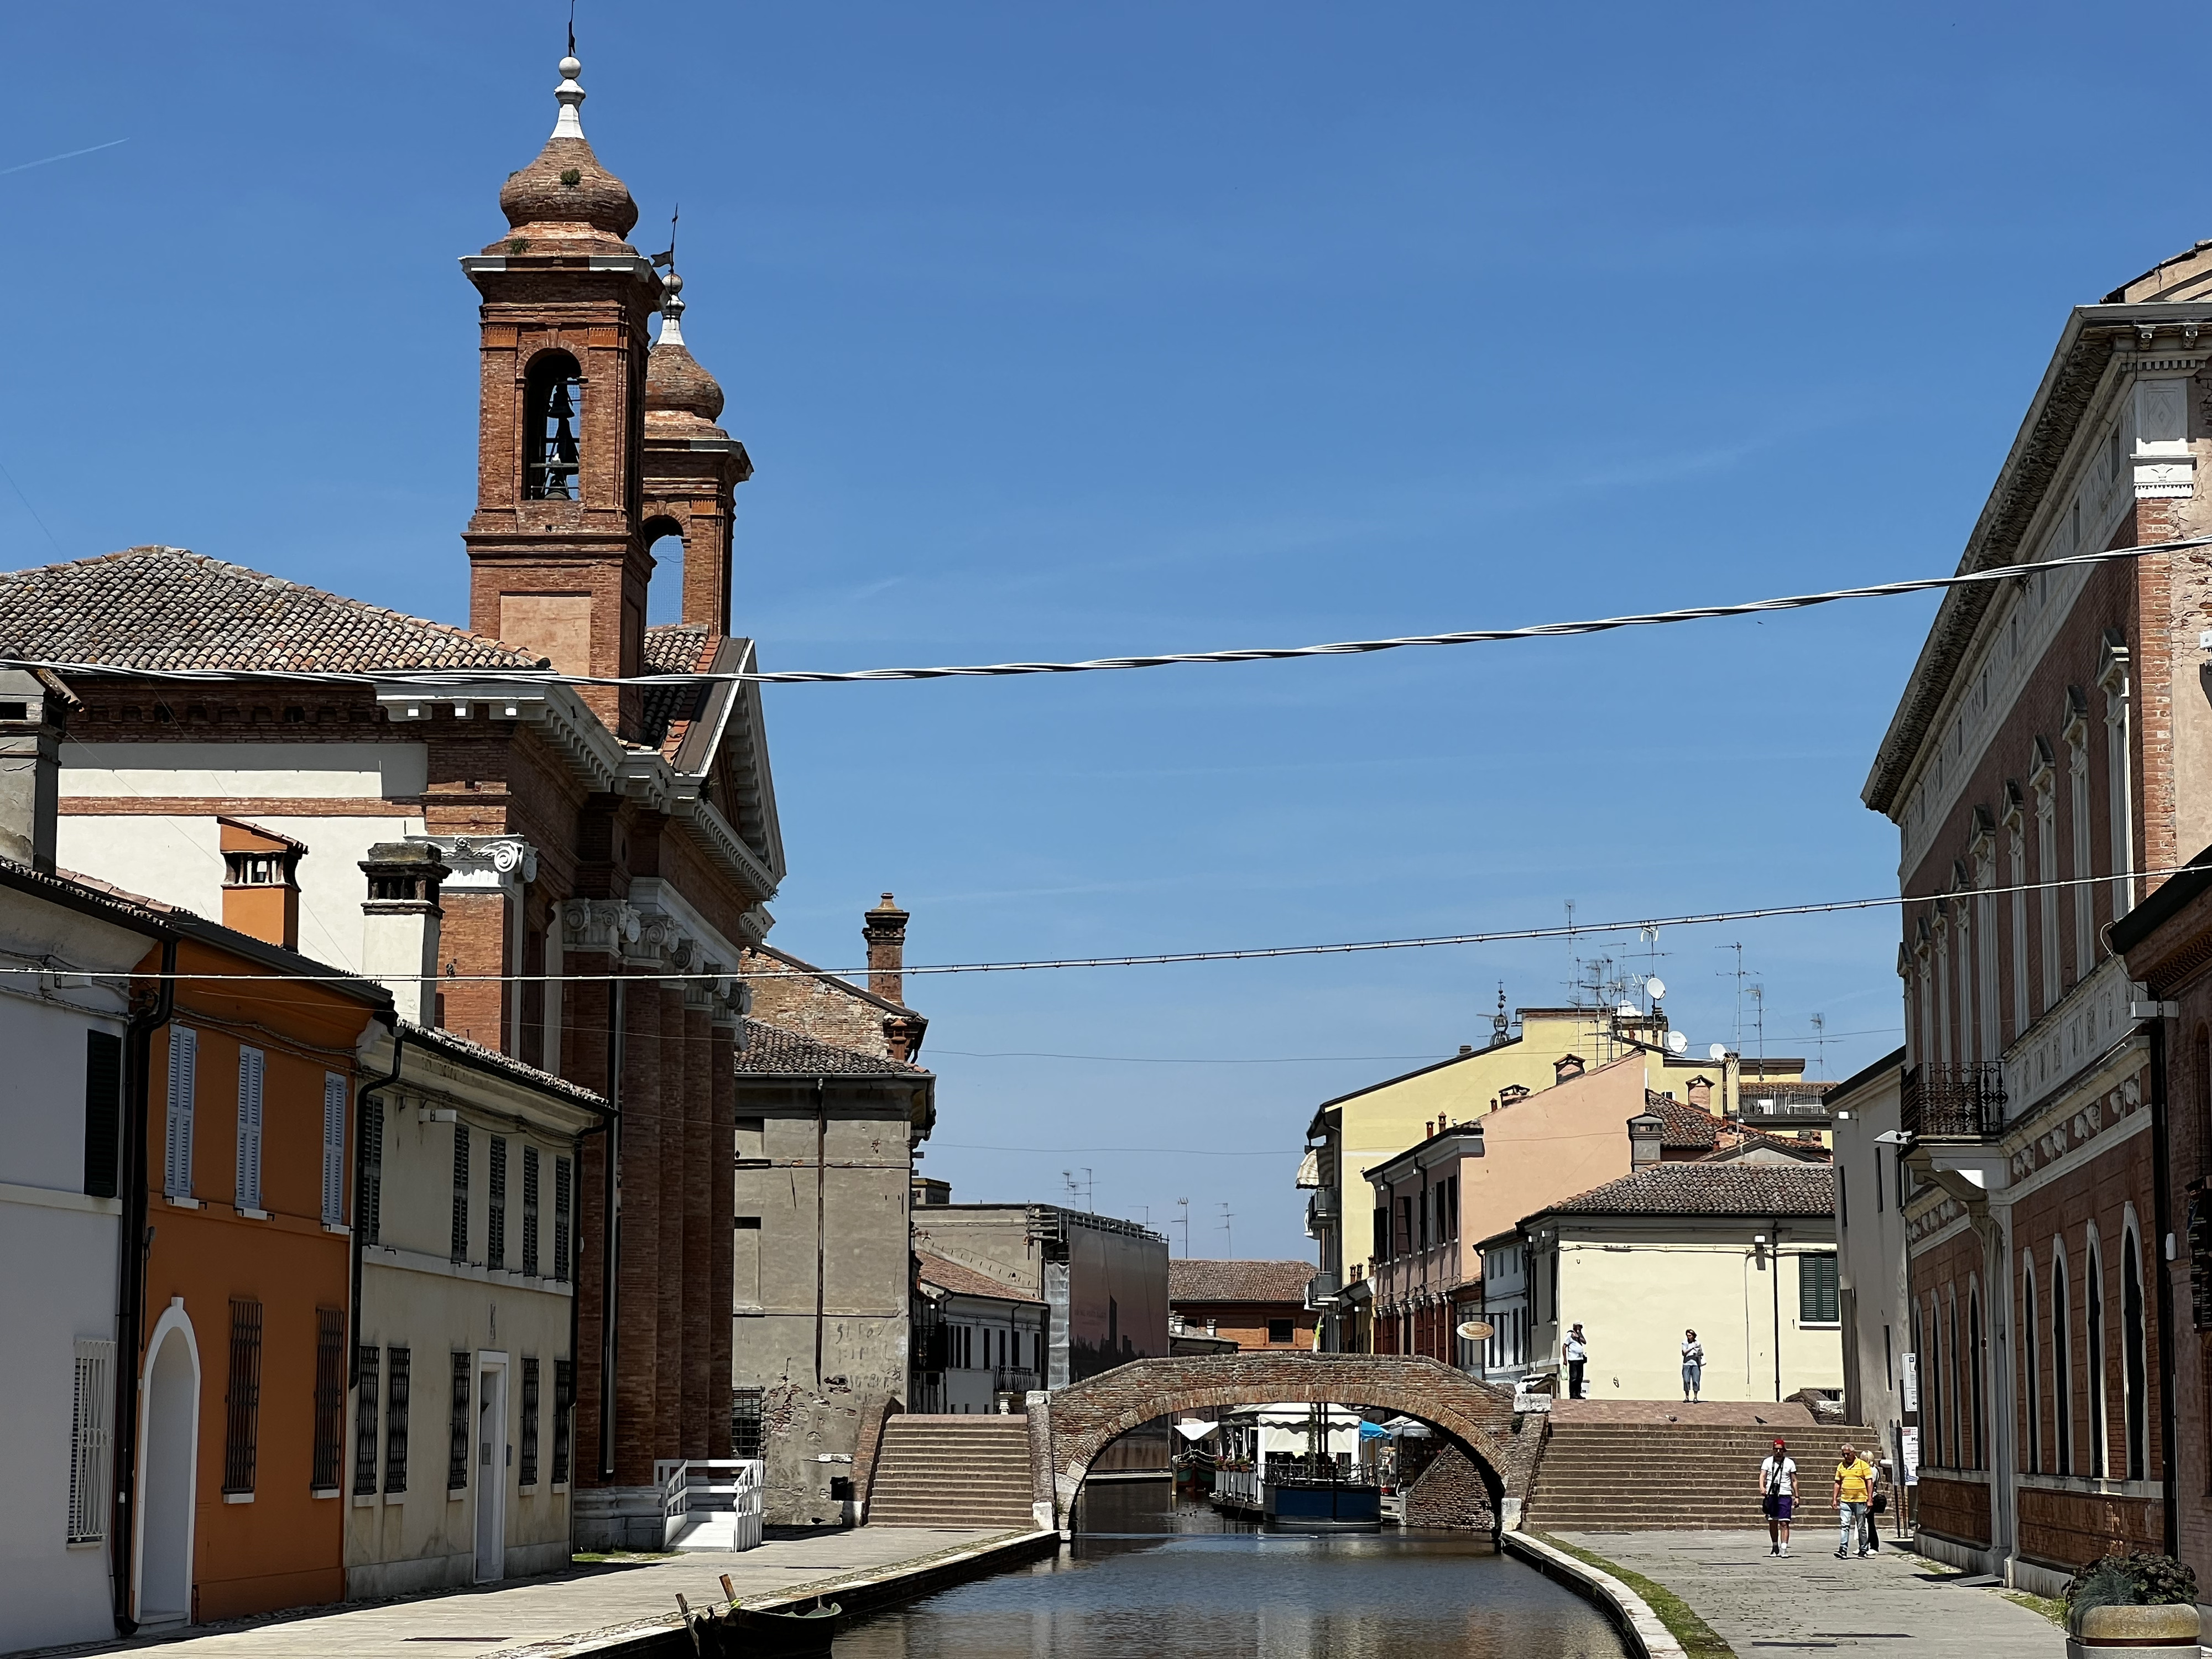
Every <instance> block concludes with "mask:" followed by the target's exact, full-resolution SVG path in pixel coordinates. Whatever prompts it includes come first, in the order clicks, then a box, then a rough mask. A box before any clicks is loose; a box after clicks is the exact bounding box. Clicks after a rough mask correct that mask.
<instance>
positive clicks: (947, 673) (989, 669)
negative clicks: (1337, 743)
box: [0, 536, 2212, 693]
mask: <svg viewBox="0 0 2212 1659" xmlns="http://www.w3.org/2000/svg"><path fill="white" fill-rule="evenodd" d="M2208 545H2212V536H2187V537H2183V538H2179V539H2177V540H2173V541H2164V542H2148V543H2144V544H2142V545H2140V546H2136V547H2116V548H2112V549H2109V550H2106V551H2104V552H2101V553H2077V554H2073V555H2069V556H2068V557H2065V558H2063V559H2046V560H2044V561H2042V562H2039V563H2035V564H2008V565H2000V566H1998V567H1996V568H1993V569H1990V570H1973V571H1966V572H1963V573H1960V574H1954V575H1949V576H1920V577H1915V578H1913V579H1912V580H1908V581H1897V582H1876V583H1874V584H1872V585H1870V586H1862V587H1833V588H1829V589H1826V591H1824V592H1818V593H1792V594H1787V595H1784V596H1783V597H1781V598H1778V599H1752V600H1748V601H1746V602H1745V603H1743V604H1741V605H1690V606H1686V607H1684V608H1682V609H1680V610H1675V611H1644V612H1640V613H1638V614H1636V615H1633V616H1626V617H1595V618H1591V619H1589V620H1586V621H1582V622H1557V623H1530V624H1529V625H1528V626H1527V627H1525V628H1481V629H1463V630H1462V631H1459V632H1456V633H1449V634H1407V635H1399V636H1397V637H1395V638H1392V639H1381V640H1340V641H1334V642H1333V643H1330V644H1326V645H1292V646H1261V647H1250V648H1248V649H1243V650H1231V651H1180V652H1170V653H1164V654H1161V655H1158V656H1149V657H1095V658H1091V659H1086V660H1085V661H1080V662H1000V663H976V664H969V665H963V666H956V667H938V668H856V669H850V670H845V671H837V672H830V671H814V670H806V669H779V670H775V671H766V670H760V669H744V670H734V671H724V672H719V673H716V672H699V673H674V674H630V675H616V674H563V673H560V672H558V671H555V670H552V669H543V668H507V669H499V668H473V669H471V668H394V669H386V670H377V671H368V672H338V671H316V670H305V669H283V670H279V669H269V670H261V669H253V670H242V669H232V668H133V667H126V666H119V665H112V664H106V663H90V662H68V661H63V660H60V659H50V658H43V657H6V656H0V667H9V668H44V669H47V670H50V671H52V672H54V673H58V674H65V675H66V674H76V675H82V676H97V677H99V678H105V679H134V680H158V681H166V682H174V683H178V684H236V683H240V682H253V683H256V684H289V685H350V686H370V685H387V686H388V685H404V686H412V687H416V688H419V689H421V690H423V691H425V692H432V693H435V692H438V691H447V692H453V693H459V692H464V691H467V690H470V689H471V688H472V687H497V688H501V689H504V690H510V691H511V690H513V688H514V687H516V686H518V685H520V686H531V685H598V686H625V685H628V686H702V685H719V684H726V683H738V684H751V685H826V684H848V683H853V682H858V681H864V680H941V679H962V678H1006V677H1009V676H1013V675H1023V674H1096V673H1104V672H1109V671H1115V670H1119V669H1128V668H1178V667H1187V666H1190V665H1194V664H1200V663H1242V662H1282V661H1287V660H1289V659H1292V658H1297V657H1346V656H1363V655H1366V654H1369V653H1374V652H1377V651H1401V650H1404V649H1406V648H1407V647H1412V646H1423V645H1495V644H1499V643H1502V642H1504V641H1508V640H1540V639H1558V638H1565V637H1569V636H1572V635H1583V634H1603V633H1608V632H1610V631H1612V630H1613V629H1617V628H1658V627H1665V626H1668V625H1670V624H1672V623H1690V622H1707V621H1711V620H1713V619H1714V618H1717V617H1753V616H1761V615H1764V614H1765V613H1766V612H1769V611H1802V610H1805V609H1807V608H1808V607H1810V606H1813V605H1833V604H1836V603H1838V601H1841V600H1844V599H1891V598H1894V597H1896V596H1898V595H1899V594H1905V593H1924V592H1932V591H1934V590H1936V589H1938V588H1955V587H1970V586H1976V585H1978V584H1981V583H1988V582H2002V581H2013V580H2025V579H2026V578H2028V577H2031V576H2034V575H2038V574H2043V573H2045V572H2049V571H2053V570H2065V569H2070V568H2079V567H2082V566H2088V565H2099V564H2105V563H2108V562H2112V561H2114V560H2118V559H2136V558H2142V557H2144V556H2147V555H2149V554H2154V553H2180V552H2186V551H2188V550H2191V549H2192V548H2199V547H2204V546H2208Z"/></svg>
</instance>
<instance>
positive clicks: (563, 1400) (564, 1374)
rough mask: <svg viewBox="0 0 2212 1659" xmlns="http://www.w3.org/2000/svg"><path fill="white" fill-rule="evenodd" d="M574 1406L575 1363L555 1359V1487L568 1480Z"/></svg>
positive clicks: (569, 1360) (571, 1360) (570, 1360)
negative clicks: (569, 1424) (570, 1431)
mask: <svg viewBox="0 0 2212 1659" xmlns="http://www.w3.org/2000/svg"><path fill="white" fill-rule="evenodd" d="M575 1406H576V1362H575V1361H574V1360H573V1359H556V1360H555V1361H554V1362H553V1484H554V1485H555V1486H565V1485H567V1484H568V1439H569V1430H568V1421H569V1418H570V1416H571V1415H572V1414H573V1413H574V1410H575ZM731 1455H732V1456H735V1455H737V1454H735V1453H734V1452H733V1453H732V1454H731Z"/></svg>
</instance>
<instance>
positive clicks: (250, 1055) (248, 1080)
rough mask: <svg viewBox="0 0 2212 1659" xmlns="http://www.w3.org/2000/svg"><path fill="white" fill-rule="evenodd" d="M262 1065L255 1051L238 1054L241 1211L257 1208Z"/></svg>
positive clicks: (248, 1050) (238, 1193) (239, 1186)
mask: <svg viewBox="0 0 2212 1659" xmlns="http://www.w3.org/2000/svg"><path fill="white" fill-rule="evenodd" d="M265 1068H266V1062H265V1061H264V1059H263V1058H262V1054H261V1050H260V1049H258V1048H240V1050H239V1051H238V1189H237V1197H236V1199H235V1200H234V1202H235V1203H236V1204H237V1206H238V1207H239V1208H240V1209H241V1210H258V1209H259V1208H260V1207H261V1079H262V1073H263V1072H264V1069H265Z"/></svg>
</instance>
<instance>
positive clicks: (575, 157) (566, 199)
mask: <svg viewBox="0 0 2212 1659" xmlns="http://www.w3.org/2000/svg"><path fill="white" fill-rule="evenodd" d="M583 67H584V66H583V64H580V63H579V62H578V61H577V60H576V59H575V58H562V60H561V84H560V85H559V86H558V87H556V88H554V92H553V95H554V97H556V99H558V100H560V103H561V116H560V118H559V119H558V120H556V122H555V123H554V124H553V136H552V137H550V138H549V139H547V140H546V141H545V148H544V149H542V150H540V151H539V152H538V159H537V160H536V161H532V163H531V164H530V165H529V166H528V167H525V168H523V169H522V171H521V172H520V173H514V174H513V175H511V176H510V177H509V178H508V179H507V183H506V184H505V185H502V186H501V188H500V192H499V205H500V209H501V211H502V212H504V213H505V214H506V215H507V224H508V225H509V226H510V227H511V228H513V233H514V234H513V235H512V236H511V237H503V238H501V240H499V241H497V242H495V243H494V244H492V246H489V247H488V248H486V249H485V250H484V252H487V253H503V252H518V251H520V250H517V249H515V248H514V246H513V244H514V243H515V242H517V241H536V240H539V239H541V238H543V239H544V240H548V241H569V242H574V241H592V242H600V243H614V244H622V245H623V246H627V244H624V243H623V238H624V237H625V236H627V235H629V230H630V227H631V226H632V225H635V223H636V222H637V204H636V203H635V202H633V201H631V200H630V197H629V186H628V185H625V184H623V181H622V180H621V179H617V178H616V177H615V176H614V174H613V173H609V172H608V171H607V170H606V169H605V167H601V166H600V165H599V157H598V156H596V155H592V147H591V145H590V143H587V142H586V139H585V137H584V124H583V121H582V120H581V118H580V116H579V113H578V112H579V110H580V108H581V106H582V105H583V101H584V88H583V87H582V86H581V85H580V84H579V83H578V82H577V80H576V76H577V74H578V72H579V71H580V70H582V69H583Z"/></svg>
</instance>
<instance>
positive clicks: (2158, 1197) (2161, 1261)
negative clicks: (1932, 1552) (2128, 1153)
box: [2144, 1011, 2181, 1555]
mask: <svg viewBox="0 0 2212 1659" xmlns="http://www.w3.org/2000/svg"><path fill="white" fill-rule="evenodd" d="M2144 1023H2145V1024H2147V1025H2148V1027H2149V1029H2150V1158H2151V1209H2152V1213H2153V1215H2154V1220H2153V1222H2152V1225H2153V1226H2154V1227H2155V1228H2156V1229H2157V1231H2158V1243H2157V1244H2156V1245H2155V1246H2154V1247H2153V1257H2152V1259H2153V1261H2154V1262H2155V1264H2156V1265H2157V1267H2158V1438H2159V1464H2160V1477H2161V1479H2160V1484H2161V1485H2162V1486H2164V1487H2165V1498H2164V1501H2163V1504H2162V1505H2161V1507H2162V1509H2163V1510H2164V1516H2163V1519H2164V1522H2165V1537H2166V1545H2165V1547H2166V1553H2167V1554H2168V1555H2179V1553H2180V1542H2181V1513H2180V1508H2179V1494H2178V1492H2176V1490H2175V1488H2176V1486H2178V1484H2179V1479H2180V1473H2181V1472H2180V1468H2179V1458H2178V1457H2177V1456H2176V1455H2175V1452H2176V1448H2175V1446H2174V1430H2175V1425H2174V1406H2173V1372H2174V1348H2175V1346H2176V1343H2175V1338H2174V1329H2173V1264H2172V1260H2171V1259H2170V1258H2169V1257H2168V1255H2167V1254H2166V1249H2167V1245H2166V1241H2167V1240H2168V1239H2170V1238H2172V1237H2173V1231H2172V1230H2173V1200H2172V1194H2171V1193H2170V1192H2169V1191H2168V1189H2167V1182H2168V1181H2169V1180H2170V1178H2171V1170H2170V1167H2169V1166H2170V1163H2171V1157H2170V1149H2169V1148H2168V1146H2167V1145H2166V1132H2167V1125H2166V1018H2165V1015H2164V1012H2163V1011H2161V1012H2160V1013H2159V1014H2158V1015H2157V1016H2155V1017H2154V1018H2151V1019H2149V1020H2147V1021H2146V1022H2144Z"/></svg>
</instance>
